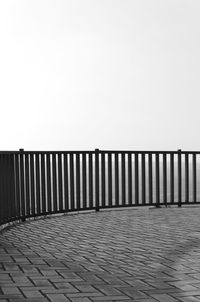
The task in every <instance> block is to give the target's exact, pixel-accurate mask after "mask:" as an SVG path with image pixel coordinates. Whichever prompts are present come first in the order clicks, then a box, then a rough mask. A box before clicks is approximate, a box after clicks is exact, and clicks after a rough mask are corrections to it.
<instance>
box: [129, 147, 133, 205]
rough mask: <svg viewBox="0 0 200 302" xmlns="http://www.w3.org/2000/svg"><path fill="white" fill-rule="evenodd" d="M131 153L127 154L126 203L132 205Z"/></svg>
mask: <svg viewBox="0 0 200 302" xmlns="http://www.w3.org/2000/svg"><path fill="white" fill-rule="evenodd" d="M132 203H133V199H132V154H131V153H129V154H128V204H129V205H132Z"/></svg>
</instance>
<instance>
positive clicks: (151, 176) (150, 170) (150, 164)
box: [148, 153, 153, 205]
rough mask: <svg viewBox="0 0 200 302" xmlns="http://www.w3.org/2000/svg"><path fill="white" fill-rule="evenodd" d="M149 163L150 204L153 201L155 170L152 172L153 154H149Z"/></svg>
mask: <svg viewBox="0 0 200 302" xmlns="http://www.w3.org/2000/svg"><path fill="white" fill-rule="evenodd" d="M148 164H149V171H148V172H149V204H150V205H151V204H152V203H153V181H152V179H153V172H152V154H151V153H149V155H148Z"/></svg>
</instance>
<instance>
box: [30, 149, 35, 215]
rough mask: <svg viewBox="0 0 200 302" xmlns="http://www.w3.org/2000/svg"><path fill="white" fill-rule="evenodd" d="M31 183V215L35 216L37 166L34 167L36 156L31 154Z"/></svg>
mask: <svg viewBox="0 0 200 302" xmlns="http://www.w3.org/2000/svg"><path fill="white" fill-rule="evenodd" d="M30 181H31V215H32V216H35V165H34V154H30Z"/></svg>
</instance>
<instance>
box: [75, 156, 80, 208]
mask: <svg viewBox="0 0 200 302" xmlns="http://www.w3.org/2000/svg"><path fill="white" fill-rule="evenodd" d="M76 202H77V210H78V211H79V210H80V154H79V153H76Z"/></svg>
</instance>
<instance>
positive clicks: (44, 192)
mask: <svg viewBox="0 0 200 302" xmlns="http://www.w3.org/2000/svg"><path fill="white" fill-rule="evenodd" d="M41 191H42V213H43V214H45V213H46V212H47V210H46V179H45V158H44V154H41Z"/></svg>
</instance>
